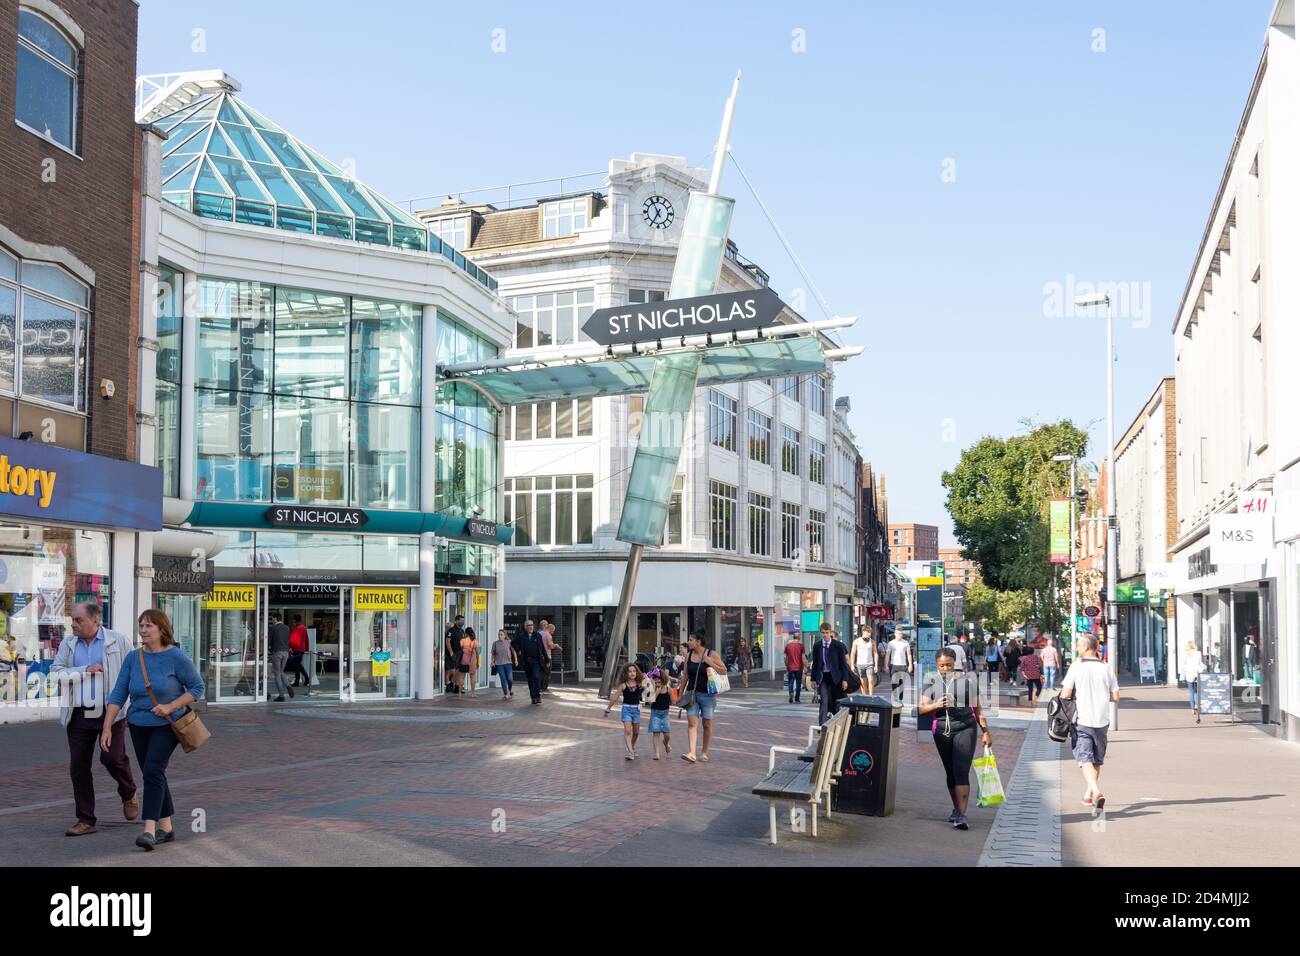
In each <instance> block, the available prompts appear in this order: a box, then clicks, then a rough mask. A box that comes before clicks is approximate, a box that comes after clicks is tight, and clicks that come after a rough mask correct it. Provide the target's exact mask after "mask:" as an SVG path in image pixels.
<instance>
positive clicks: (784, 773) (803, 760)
mask: <svg viewBox="0 0 1300 956" xmlns="http://www.w3.org/2000/svg"><path fill="white" fill-rule="evenodd" d="M814 735H815V736H816V740H815V741H814V740H813V737H814ZM848 737H849V713H848V711H847V710H845V711H841V712H840V713H838V714H836V715H835V716H834V717H832V718H831V719H830V720H828V721H827V722H826V724H825V726H823V727H810V728H809V731H808V738H809V740H808V746H807V747H805V748H798V747H779V746H773V747H772V748H771V749H770V750H769V752H768V757H767V776H766V777H764V778H763V779H762V780H760V781H759V782H758V783H757V784H756V785H755V786H754V789H753V793H754V795H755V796H759V797H762V798H763V799H765V800H767V803H768V820H769V823H770V828H771V837H772V841H771V842H772V844H773V845H775V844H776V805H777V803H778V802H781V801H786V802H790V803H807V804H808V806H809V809H810V810H811V811H812V835H813V837H814V838H816V836H817V811H818V809H819V807H820V804H821V803H822V801H823V800H825V802H826V816H827V817H828V818H829V817H830V816H831V787H833V786H835V785H836V783H838V781H839V774H840V764H841V763H842V762H843V760H844V745H845V743H847V741H848ZM778 753H783V754H790V755H792V756H793V757H794V758H795V759H793V760H784V761H782V762H781V763H780V764H778V763H777V762H776V755H777V754H778ZM791 809H793V808H791Z"/></svg>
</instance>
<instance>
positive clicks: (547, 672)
mask: <svg viewBox="0 0 1300 956" xmlns="http://www.w3.org/2000/svg"><path fill="white" fill-rule="evenodd" d="M539 632H540V634H541V638H542V644H543V645H545V647H546V659H545V660H544V661H543V662H542V690H543V691H547V692H549V691H550V689H551V667H552V666H553V665H554V661H555V652H556V651H563V650H564V648H563V647H561V646H560V645H559V644H556V643H555V625H554V624H552V623H551V622H550V621H542V623H541V627H540V628H539Z"/></svg>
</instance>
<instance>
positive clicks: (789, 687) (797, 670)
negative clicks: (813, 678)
mask: <svg viewBox="0 0 1300 956" xmlns="http://www.w3.org/2000/svg"><path fill="white" fill-rule="evenodd" d="M803 665H804V653H803V641H801V640H799V639H797V638H796V639H794V640H791V641H788V642H786V645H785V690H786V693H787V694H788V695H789V696H790V703H792V704H797V703H799V692H800V691H802V690H803Z"/></svg>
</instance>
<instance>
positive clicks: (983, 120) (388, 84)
mask: <svg viewBox="0 0 1300 956" xmlns="http://www.w3.org/2000/svg"><path fill="white" fill-rule="evenodd" d="M1272 7H1273V0H1234V2H1232V3H1223V2H1217V3H1211V2H1183V3H1173V2H1167V3H1160V4H1157V3H1151V2H1147V3H1133V2H1131V0H1130V2H1088V3H1082V2H1075V3H1064V4H1055V3H1053V4H1046V3H1042V2H1041V0H1039V2H1018V3H1013V2H1002V3H997V2H989V3H981V4H972V3H969V2H968V0H964V2H956V0H931V2H928V3H904V4H895V3H884V2H879V0H877V2H871V3H860V2H855V3H842V4H830V3H827V4H815V5H814V4H795V3H788V2H787V3H770V2H749V3H744V4H738V3H737V4H726V5H721V4H701V3H698V2H693V3H682V2H676V0H664V2H659V3H655V4H643V5H626V6H610V5H608V4H594V3H593V4H573V3H564V2H552V3H546V4H504V3H490V2H489V3H476V4H472V5H471V4H441V3H438V4H433V3H428V2H408V0H393V2H380V0H376V2H372V3H369V4H364V5H361V4H355V3H341V2H331V0H314V2H307V0H301V2H300V0H276V2H274V3H271V2H267V0H260V2H256V3H253V2H247V0H223V2H222V3H220V4H214V3H211V2H210V0H202V2H200V0H142V2H141V10H140V48H139V71H140V72H142V73H156V72H166V71H170V70H184V69H218V68H219V69H223V70H225V71H226V72H227V73H229V74H231V75H232V76H234V77H236V78H237V79H238V80H239V81H240V82H241V84H242V85H243V97H244V98H245V99H246V100H247V101H248V102H249V103H250V104H252V105H253V106H255V107H256V108H258V109H259V110H261V111H262V112H264V113H266V114H267V115H268V116H270V117H271V118H272V119H274V120H275V121H276V122H278V123H280V124H281V125H283V126H284V127H286V128H287V129H289V130H290V131H291V132H293V133H294V134H295V135H297V136H298V137H300V138H301V139H303V140H304V141H305V142H307V143H309V144H311V145H312V146H314V147H316V148H317V149H319V150H320V151H321V152H323V153H324V154H325V155H326V156H328V157H330V158H331V159H334V160H336V161H343V160H351V161H353V162H355V168H356V172H357V175H358V177H359V178H360V179H362V180H363V181H364V182H366V183H367V184H369V185H371V186H373V187H374V188H376V189H378V190H380V191H381V192H383V193H384V194H386V195H387V196H389V197H390V198H392V199H395V200H401V199H406V198H410V197H414V196H426V195H432V194H437V193H442V192H448V191H452V190H459V189H468V188H474V187H480V186H491V185H496V184H499V183H507V182H520V181H524V180H531V179H543V178H550V177H559V176H565V175H573V174H577V173H585V172H590V171H593V170H598V169H603V168H604V167H605V165H606V163H607V161H608V160H609V158H610V157H626V156H628V155H630V154H631V153H632V152H633V151H643V152H659V153H673V154H678V155H684V156H687V157H689V158H691V159H692V160H695V161H699V162H703V161H704V160H705V159H707V156H708V153H709V150H710V149H711V147H712V144H713V141H714V139H715V138H716V136H717V124H718V120H719V117H720V113H721V107H722V103H723V100H724V99H725V98H726V94H727V92H728V89H729V87H730V82H731V78H732V76H733V75H734V73H735V71H736V70H737V69H740V70H743V71H744V77H743V80H742V87H741V94H740V102H739V107H738V109H737V114H736V127H735V132H734V135H733V150H734V152H735V154H736V156H737V157H738V159H739V161H740V162H741V164H742V165H743V166H744V168H745V171H746V173H747V174H748V175H749V177H750V179H751V180H752V181H753V183H754V185H755V188H756V189H757V190H758V193H759V195H760V196H761V197H762V198H763V200H764V202H765V203H766V204H767V205H768V207H769V209H770V210H771V211H772V213H773V215H774V217H775V219H776V221H777V223H778V224H779V225H780V227H781V229H782V231H784V232H785V234H786V236H787V238H788V239H789V241H790V243H791V245H792V246H793V248H794V250H795V252H796V253H797V254H798V256H799V258H800V259H801V260H802V261H803V263H804V265H805V266H806V267H807V269H808V271H809V272H810V274H811V276H812V278H813V281H814V282H815V283H816V284H817V285H818V286H819V287H820V289H821V291H822V292H823V294H824V295H825V297H826V298H827V300H828V301H829V303H830V305H831V308H832V310H833V311H834V312H836V313H838V314H842V315H859V316H861V320H860V321H859V323H858V325H857V326H856V327H855V328H853V329H851V330H849V331H848V332H847V333H846V334H845V335H844V340H845V341H846V343H848V344H860V345H865V346H866V347H867V352H866V354H865V355H864V356H863V357H861V358H859V359H856V360H854V362H853V363H852V365H850V366H848V367H847V368H846V367H843V366H841V373H842V374H841V375H840V376H839V379H838V383H837V389H838V391H839V393H840V394H848V395H849V396H850V397H851V400H852V404H853V413H852V425H853V428H854V431H855V432H856V433H857V437H858V441H859V445H860V446H861V448H862V451H863V454H864V455H865V456H866V457H867V458H868V459H869V460H871V461H872V462H873V464H874V465H875V466H876V468H877V470H878V471H880V472H883V473H885V474H886V475H887V476H888V488H889V506H890V517H891V519H892V520H893V521H895V522H910V521H917V522H925V523H930V524H938V525H939V526H940V528H941V534H940V538H941V543H943V544H947V543H951V542H952V538H951V526H950V523H949V521H948V518H947V512H946V511H945V509H944V507H943V501H944V496H943V489H942V487H941V485H940V480H939V479H940V474H941V472H942V471H943V470H944V469H946V468H950V467H952V466H953V465H954V464H955V463H956V461H957V460H958V457H959V455H960V452H961V449H962V448H963V447H965V446H967V445H970V444H972V443H973V442H975V441H978V440H979V439H980V438H981V437H982V436H984V435H1009V434H1013V433H1015V432H1016V431H1018V430H1019V429H1020V424H1019V423H1020V421H1021V420H1022V419H1026V418H1028V419H1033V420H1036V421H1040V422H1044V421H1051V420H1055V419H1058V418H1064V417H1068V418H1071V419H1073V420H1074V421H1075V422H1076V423H1078V424H1082V425H1090V426H1092V427H1091V433H1092V435H1093V439H1094V441H1093V446H1092V449H1091V457H1093V458H1094V460H1099V459H1100V457H1101V456H1102V454H1103V443H1104V440H1105V439H1104V436H1105V418H1104V416H1105V361H1106V354H1105V353H1106V349H1105V329H1104V323H1103V322H1101V321H1098V320H1096V319H1091V318H1088V317H1086V316H1068V315H1067V316H1054V315H1051V314H1049V313H1051V311H1052V310H1051V308H1050V302H1049V297H1048V295H1046V294H1045V288H1048V284H1050V283H1056V284H1058V287H1062V288H1063V287H1065V286H1066V284H1067V283H1068V282H1069V281H1070V278H1069V277H1071V276H1073V277H1074V281H1076V282H1078V281H1085V280H1086V281H1093V282H1107V283H1120V282H1122V283H1133V285H1132V286H1131V287H1130V288H1132V289H1133V290H1134V291H1135V298H1134V299H1133V300H1132V301H1133V303H1134V304H1132V305H1130V307H1129V314H1128V315H1126V316H1125V317H1123V318H1122V319H1121V320H1120V321H1118V322H1117V323H1116V351H1117V353H1118V356H1119V361H1118V363H1117V365H1116V370H1115V372H1116V434H1117V436H1118V435H1119V434H1121V433H1122V432H1123V430H1124V429H1125V428H1126V427H1127V425H1128V424H1129V422H1130V421H1131V420H1132V419H1133V417H1134V416H1135V415H1136V414H1137V412H1138V410H1139V409H1140V407H1141V405H1142V403H1143V401H1144V400H1145V399H1146V398H1147V396H1148V395H1149V394H1150V393H1151V392H1152V391H1153V390H1154V388H1155V387H1156V384H1157V383H1158V381H1159V379H1160V378H1161V376H1163V375H1168V374H1172V368H1173V343H1172V339H1171V336H1170V331H1169V329H1170V325H1171V323H1172V321H1173V318H1174V314H1175V312H1176V310H1177V308H1178V304H1179V299H1180V297H1181V295H1182V291H1183V286H1184V285H1185V283H1186V281H1187V275H1188V271H1189V269H1190V268H1191V264H1192V258H1193V256H1194V255H1195V252H1196V247H1197V243H1198V241H1199V239H1200V236H1201V232H1202V230H1203V228H1204V225H1205V220H1206V217H1207V215H1208V213H1209V209H1210V204H1211V202H1212V201H1213V198H1214V193H1215V190H1216V188H1217V186H1218V180H1219V176H1220V174H1221V173H1222V170H1223V164H1224V162H1225V160H1226V158H1227V154H1228V150H1229V148H1230V146H1231V144H1232V137H1233V134H1234V133H1235V131H1236V126H1237V122H1238V120H1239V118H1240V115H1241V110H1242V108H1243V106H1244V103H1245V98H1246V95H1247V93H1248V91H1249V89H1250V83H1251V78H1252V76H1253V73H1254V70H1255V68H1256V65H1257V64H1258V61H1259V57H1260V53H1261V51H1262V46H1263V39H1264V33H1265V29H1266V27H1267V22H1268V15H1269V12H1270V11H1271V9H1272ZM497 30H503V31H504V34H500V33H497V34H495V38H496V39H497V41H498V42H497V44H496V45H497V46H498V47H499V46H500V40H501V39H502V38H504V42H505V50H504V52H494V50H493V41H494V31H497ZM1098 30H1103V31H1104V36H1103V35H1100V34H1098V33H1097V32H1096V31H1098ZM196 31H201V32H196ZM795 31H803V32H802V34H800V36H802V37H803V47H804V52H796V51H795V49H794V46H796V44H797V38H796V34H795ZM1103 45H1104V51H1101V52H1098V48H1100V47H1102V46H1103ZM196 48H197V49H196ZM723 191H724V192H726V193H728V194H730V195H733V196H735V197H736V198H737V200H738V207H737V213H736V219H735V223H734V226H733V229H732V236H733V238H735V240H736V241H737V243H738V244H739V246H740V249H741V252H742V253H743V254H745V255H747V256H748V257H749V258H751V259H753V260H755V261H757V262H758V263H760V264H761V265H762V266H763V267H764V268H765V269H767V270H768V272H770V273H771V276H772V285H773V287H774V288H775V289H776V290H777V291H778V292H781V293H783V294H788V293H789V292H790V290H792V289H794V288H797V287H803V286H804V285H805V283H804V282H803V280H802V279H801V278H800V277H799V275H798V273H797V271H796V270H795V268H794V266H793V264H792V263H791V261H790V259H789V257H788V256H787V255H786V253H785V252H784V250H783V249H782V247H781V245H780V243H779V241H778V240H777V238H776V236H775V235H774V234H773V232H772V230H771V229H770V228H769V226H768V225H767V223H766V221H765V220H764V219H763V217H762V215H761V213H760V211H759V209H758V207H757V204H756V203H755V202H754V201H753V198H752V196H751V195H750V193H749V191H748V190H747V189H746V187H745V186H744V183H743V182H742V181H741V179H740V177H739V176H738V175H737V174H736V173H735V171H734V169H730V170H728V173H727V175H726V176H725V177H724V190H723ZM1049 291H1050V290H1049ZM809 303H810V304H809V307H808V308H807V310H806V312H807V314H808V316H809V317H810V318H820V317H821V316H820V313H819V312H818V310H817V309H816V307H815V306H814V305H812V299H811V297H809Z"/></svg>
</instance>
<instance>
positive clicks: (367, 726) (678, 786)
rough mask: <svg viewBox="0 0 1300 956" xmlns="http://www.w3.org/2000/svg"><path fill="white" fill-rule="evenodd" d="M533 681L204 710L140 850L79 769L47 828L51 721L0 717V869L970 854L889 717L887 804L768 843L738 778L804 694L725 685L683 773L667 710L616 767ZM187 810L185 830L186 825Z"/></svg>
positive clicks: (606, 721) (773, 861) (591, 719)
mask: <svg viewBox="0 0 1300 956" xmlns="http://www.w3.org/2000/svg"><path fill="white" fill-rule="evenodd" d="M553 690H554V692H553V693H552V694H551V695H549V696H548V697H547V700H546V703H545V704H543V705H542V706H541V707H532V706H531V705H529V704H528V702H527V700H526V699H524V700H523V701H522V703H521V702H520V701H518V700H516V701H509V702H506V701H502V700H501V699H500V698H499V697H496V696H495V695H493V694H492V693H490V692H489V693H486V694H482V695H480V696H479V697H478V699H476V700H474V701H468V700H459V701H458V700H451V701H432V702H415V701H394V702H389V703H377V704H358V705H346V706H340V705H331V704H320V703H317V704H304V703H302V702H301V701H297V702H294V703H290V704H284V705H269V706H266V705H249V706H235V707H221V708H209V709H208V710H207V712H206V713H205V716H204V719H205V722H207V723H208V724H209V726H210V727H211V728H212V731H213V738H212V740H211V741H210V742H209V743H208V744H207V745H206V746H205V747H204V748H203V749H202V750H200V751H199V752H197V753H195V754H184V753H182V752H180V751H179V750H178V751H177V752H176V755H175V756H174V757H173V760H172V765H171V773H170V778H171V782H172V789H173V793H174V796H175V799H176V802H177V814H178V815H177V832H178V839H177V842H176V843H175V844H173V845H171V846H168V847H166V848H163V849H162V850H160V851H159V852H157V853H153V854H146V853H142V852H140V851H139V850H137V849H136V848H135V847H134V846H133V845H132V841H133V840H134V837H135V835H136V833H137V832H138V829H139V828H138V825H137V824H127V823H126V822H125V821H123V820H121V819H120V818H116V819H115V817H116V813H115V806H116V800H115V793H114V792H113V791H112V790H111V789H110V787H109V780H108V777H107V774H106V773H105V772H104V771H103V769H102V768H101V767H99V765H98V764H96V770H95V780H96V790H97V794H98V796H99V799H100V809H99V815H100V818H101V824H100V829H99V832H98V833H96V834H93V835H90V836H86V837H79V838H67V837H64V836H63V835H62V834H63V830H64V829H65V828H66V827H67V826H69V825H70V824H71V823H72V822H73V816H72V800H71V784H70V783H69V781H68V776H67V750H66V744H65V738H64V734H63V731H62V729H61V728H60V727H59V726H58V725H57V723H54V722H40V723H36V724H19V725H7V726H0V740H2V741H3V744H2V745H0V828H3V831H4V832H5V833H6V839H5V840H4V841H0V865H5V864H7V863H28V864H36V865H43V864H76V865H124V864H125V865H157V864H160V863H164V862H165V863H169V864H171V865H212V864H218V865H221V864H236V863H241V864H255V865H294V864H313V863H316V864H320V863H333V864H385V863H391V864H416V865H478V864H510V863H522V864H531V865H574V864H595V865H620V864H630V863H644V864H654V863H670V864H690V863H716V862H719V861H726V862H735V863H745V864H754V865H801V864H821V863H864V864H870V863H877V864H903V865H908V864H918V865H920V864H924V865H933V864H942V863H948V864H961V865H971V864H974V863H975V862H976V861H977V859H978V858H979V854H980V851H981V849H982V847H983V846H984V843H985V840H986V837H987V833H988V830H989V827H990V825H991V823H992V820H993V816H994V815H993V813H992V812H990V811H986V810H972V814H971V823H972V829H971V831H970V832H969V833H960V834H959V833H956V832H955V831H951V830H950V829H949V828H948V827H946V825H945V824H944V820H945V819H946V817H947V814H948V810H949V804H948V799H947V793H946V791H945V789H944V787H943V771H942V768H941V765H940V762H939V759H938V755H937V753H936V752H935V749H934V746H933V744H932V743H930V742H929V741H928V740H922V741H919V742H918V740H917V739H916V733H915V730H913V729H911V728H906V727H905V728H904V729H903V731H902V732H901V737H900V739H901V746H900V763H899V783H898V789H897V805H896V811H895V813H894V815H893V816H892V817H889V818H885V819H876V818H869V817H857V816H850V815H847V814H836V815H835V817H834V818H833V819H832V820H830V821H827V822H825V823H819V828H818V839H817V840H816V841H814V840H812V839H811V838H810V837H807V836H805V835H795V834H790V833H789V832H788V824H786V823H784V821H783V832H782V833H781V834H780V844H779V845H778V846H776V847H770V846H768V845H767V823H768V814H767V804H766V802H765V801H762V800H760V799H758V798H756V797H754V796H752V795H751V794H750V793H749V788H750V787H751V786H753V784H754V783H755V782H756V781H757V780H758V779H759V778H760V777H761V776H762V775H763V774H764V773H765V772H766V768H767V757H768V755H767V749H768V747H769V746H770V745H772V744H781V745H786V746H794V745H800V744H802V743H803V742H804V741H805V740H806V738H807V727H808V724H809V723H811V722H812V721H814V720H815V714H816V711H815V709H814V708H813V707H812V706H811V705H810V704H809V703H807V702H805V703H804V704H802V705H789V704H787V703H786V701H785V697H784V694H783V693H781V692H780V691H779V690H777V689H775V686H774V685H764V686H756V687H753V688H750V689H748V690H736V691H733V692H732V693H731V694H728V695H727V697H726V698H724V699H723V701H722V702H720V704H719V707H718V713H717V719H716V721H715V725H714V727H715V730H716V734H715V736H714V744H713V746H712V747H711V749H710V756H711V757H712V760H711V761H710V762H709V763H707V764H698V765H696V766H689V765H687V764H686V763H685V762H684V761H682V760H680V759H679V758H678V756H677V754H679V753H680V752H681V750H682V749H683V748H684V747H685V745H686V722H685V720H679V719H677V718H676V713H677V712H676V711H675V710H674V711H673V715H674V716H673V720H672V726H673V746H674V751H675V753H674V755H673V757H672V758H670V759H665V760H661V761H658V762H655V761H653V760H651V759H650V754H651V747H650V740H649V737H648V735H645V734H643V735H642V739H641V742H640V745H639V747H638V750H639V752H640V754H641V756H640V758H639V759H638V760H637V761H634V762H629V761H625V760H623V759H622V753H623V738H622V728H621V725H620V724H619V723H618V720H617V712H615V713H613V714H611V715H610V716H609V717H602V713H603V710H604V707H603V704H602V703H601V702H600V701H597V700H596V697H595V693H594V691H592V690H587V689H577V688H567V689H565V688H554V689H553ZM358 718H360V719H358ZM448 718H452V719H448ZM489 718H490V719H489ZM1003 723H1006V724H1007V726H1005V727H1004V726H1002V724H1003ZM643 727H644V724H643ZM995 737H996V738H997V741H998V755H999V758H998V759H999V764H1000V765H1001V766H1002V772H1003V775H1004V778H1005V777H1006V776H1007V775H1009V774H1011V773H1013V772H1014V769H1015V763H1016V757H1017V754H1018V751H1019V749H1020V741H1021V739H1022V737H1023V722H1021V725H1020V726H1016V722H1014V721H1006V722H1002V721H999V722H998V723H996V724H995ZM132 762H133V764H134V758H133V761H132ZM137 779H138V770H137ZM196 808H198V809H201V810H202V812H203V814H205V819H206V831H205V832H201V833H195V832H192V830H191V821H192V819H193V818H192V814H193V812H194V811H195V809H196ZM164 854H165V856H164Z"/></svg>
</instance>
